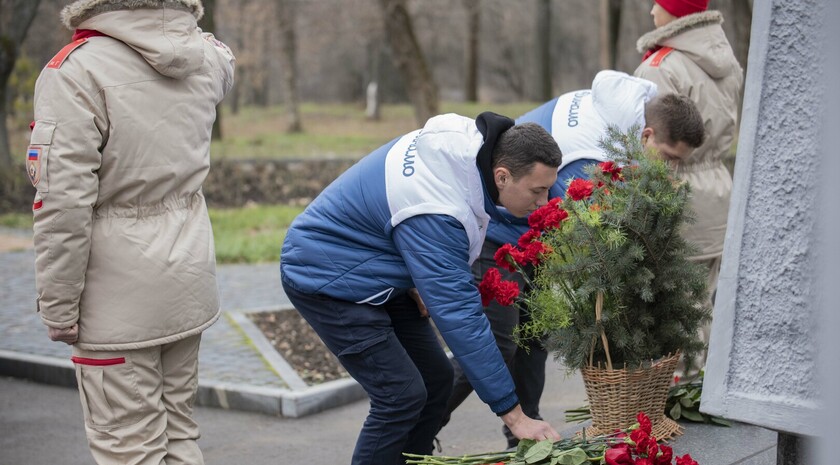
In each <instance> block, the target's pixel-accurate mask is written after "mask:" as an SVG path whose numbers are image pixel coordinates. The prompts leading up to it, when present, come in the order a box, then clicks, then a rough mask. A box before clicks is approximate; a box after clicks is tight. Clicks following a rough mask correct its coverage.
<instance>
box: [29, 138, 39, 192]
mask: <svg viewBox="0 0 840 465" xmlns="http://www.w3.org/2000/svg"><path fill="white" fill-rule="evenodd" d="M26 173H27V174H29V180H30V181H32V185H33V186H37V185H38V182H39V181H40V180H41V147H35V146H32V145H30V146H29V149H28V150H27V151H26Z"/></svg>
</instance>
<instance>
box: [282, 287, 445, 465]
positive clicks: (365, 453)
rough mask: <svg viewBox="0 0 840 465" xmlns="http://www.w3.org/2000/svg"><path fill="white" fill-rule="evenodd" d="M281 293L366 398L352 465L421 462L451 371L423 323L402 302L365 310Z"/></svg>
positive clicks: (413, 306) (289, 290)
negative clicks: (409, 456)
mask: <svg viewBox="0 0 840 465" xmlns="http://www.w3.org/2000/svg"><path fill="white" fill-rule="evenodd" d="M283 289H284V290H285V291H286V295H288V296H289V300H291V301H292V303H293V304H294V305H295V308H296V309H297V310H298V312H300V314H301V315H302V316H303V318H305V319H306V321H307V322H308V323H309V324H310V325H311V326H312V328H313V329H314V330H315V332H316V333H318V336H320V337H321V339H322V340H323V341H324V344H326V346H327V347H328V348H329V349H330V351H332V353H333V354H335V355H336V356H337V357H338V360H339V361H340V362H341V364H342V365H343V366H344V368H345V369H346V370H347V372H348V373H349V374H350V375H351V376H352V377H353V378H354V379H355V380H356V381H358V382H359V384H361V385H362V387H363V388H364V389H365V391H366V392H367V394H368V396H369V397H370V411H369V412H368V416H367V418H366V419H365V422H364V425H363V426H362V430H361V432H360V433H359V438H358V440H357V441H356V449H355V450H354V451H353V459H352V462H351V463H352V465H398V464H405V460H406V458H405V457H404V456H403V455H402V453H403V452H410V453H413V454H422V455H429V454H431V453H432V449H433V440H434V437H435V434H436V433H437V431H438V427H439V425H440V421H441V416H442V415H443V412H444V410H445V407H446V401H447V399H448V398H449V397H450V393H451V389H452V365H451V364H450V363H449V359H448V358H447V357H446V353H445V352H444V351H443V348H442V347H441V345H440V343H439V342H438V339H437V335H436V334H435V331H434V329H433V328H432V324H431V322H430V321H429V318H428V317H423V316H421V315H420V311H419V310H418V308H417V303H416V302H415V301H414V300H412V299H411V298H410V297H409V296H408V295H407V294H402V295H397V296H394V297H393V298H391V300H389V301H388V302H387V303H386V304H384V305H381V306H372V305H366V304H356V303H353V302H346V301H342V300H336V299H332V298H330V297H326V296H323V295H312V294H304V293H301V292H299V291H298V290H297V289H295V288H294V287H293V285H291V284H290V283H288V282H286V281H283Z"/></svg>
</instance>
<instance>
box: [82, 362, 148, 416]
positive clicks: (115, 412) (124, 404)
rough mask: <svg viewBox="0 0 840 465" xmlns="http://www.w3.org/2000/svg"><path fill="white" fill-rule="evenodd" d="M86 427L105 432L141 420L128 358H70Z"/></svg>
mask: <svg viewBox="0 0 840 465" xmlns="http://www.w3.org/2000/svg"><path fill="white" fill-rule="evenodd" d="M73 363H75V364H76V379H77V381H78V382H79V394H80V397H81V400H82V409H83V410H84V414H85V422H86V423H87V425H88V427H90V428H92V429H95V430H100V431H106V430H109V429H112V428H116V427H120V426H124V425H129V424H132V423H135V422H137V421H138V420H139V419H140V418H141V417H142V407H143V403H142V401H141V398H140V392H139V390H138V389H137V374H136V373H135V369H134V365H133V364H132V363H131V360H130V359H126V358H123V357H120V358H110V359H94V358H81V357H73Z"/></svg>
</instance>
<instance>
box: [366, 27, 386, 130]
mask: <svg viewBox="0 0 840 465" xmlns="http://www.w3.org/2000/svg"><path fill="white" fill-rule="evenodd" d="M381 57H382V46H381V45H380V41H379V40H375V39H374V40H371V41H370V42H368V44H367V60H368V79H367V81H368V83H367V86H366V88H365V115H366V116H367V119H369V120H371V121H379V120H380V119H381V116H382V114H381V113H382V112H381V110H380V103H381V101H382V98H381V95H382V92H380V90H379V79H380V77H381V68H380V62H381V60H380V59H381Z"/></svg>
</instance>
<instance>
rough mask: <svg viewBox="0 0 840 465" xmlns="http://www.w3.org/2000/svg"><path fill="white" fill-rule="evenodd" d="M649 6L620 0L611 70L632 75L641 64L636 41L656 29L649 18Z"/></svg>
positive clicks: (637, 1)
mask: <svg viewBox="0 0 840 465" xmlns="http://www.w3.org/2000/svg"><path fill="white" fill-rule="evenodd" d="M650 6H651V3H650V2H640V1H639V0H622V2H621V23H620V25H619V28H618V40H617V41H616V55H615V66H614V67H613V69H616V70H618V71H624V72H625V73H630V74H632V73H633V71H634V70H635V69H636V67H638V66H639V64H640V63H641V62H642V55H641V54H640V53H639V52H638V51H637V50H636V41H637V40H638V39H639V37H641V36H642V34H645V33H646V32H649V31H652V30H653V29H654V28H655V27H656V26H654V24H653V18H651V16H650Z"/></svg>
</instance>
